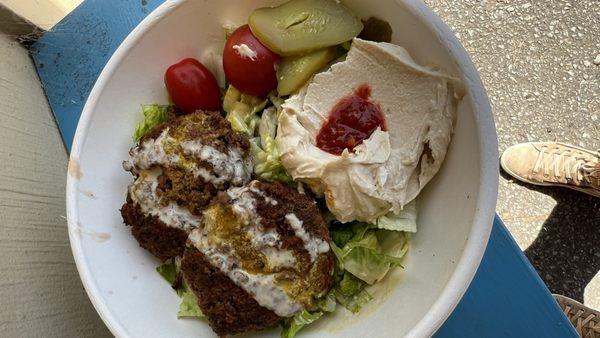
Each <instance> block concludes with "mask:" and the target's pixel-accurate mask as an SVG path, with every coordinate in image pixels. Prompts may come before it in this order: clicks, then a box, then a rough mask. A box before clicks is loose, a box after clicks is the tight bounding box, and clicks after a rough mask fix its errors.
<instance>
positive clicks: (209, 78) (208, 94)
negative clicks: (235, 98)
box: [165, 58, 221, 113]
mask: <svg viewBox="0 0 600 338" xmlns="http://www.w3.org/2000/svg"><path fill="white" fill-rule="evenodd" d="M165 85H166V86H167V91H168V92H169V95H170V96H171V100H173V103H175V105H176V106H177V107H178V108H179V109H181V111H183V112H184V113H193V112H195V111H196V110H199V109H201V110H209V111H215V110H219V109H220V108H221V92H220V90H219V85H218V84H217V80H216V79H215V76H214V75H213V74H212V73H211V72H210V70H208V69H207V68H206V67H205V66H204V65H203V64H202V63H200V61H198V60H196V59H192V58H189V59H184V60H181V61H179V62H178V63H176V64H174V65H172V66H171V67H169V68H168V69H167V71H166V72H165Z"/></svg>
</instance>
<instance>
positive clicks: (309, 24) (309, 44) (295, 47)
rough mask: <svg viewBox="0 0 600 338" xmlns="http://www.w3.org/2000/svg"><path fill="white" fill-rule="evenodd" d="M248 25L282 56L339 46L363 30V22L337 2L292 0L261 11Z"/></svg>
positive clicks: (253, 15) (254, 14)
mask: <svg viewBox="0 0 600 338" xmlns="http://www.w3.org/2000/svg"><path fill="white" fill-rule="evenodd" d="M248 24H249V25H250V29H251V30H252V33H253V34H254V35H255V36H256V37H257V38H258V39H259V40H260V42H262V43H263V44H264V45H265V46H267V47H268V48H269V49H271V50H272V51H274V52H275V53H278V54H280V55H283V56H288V55H295V54H303V53H306V52H309V51H313V50H316V49H321V48H325V47H330V46H334V45H337V44H340V43H342V42H344V41H348V40H351V39H352V38H353V37H355V36H357V35H358V34H359V33H360V32H361V30H362V29H363V24H362V22H361V21H360V20H359V19H358V18H357V17H356V16H354V14H352V12H350V10H348V9H347V8H346V7H344V6H343V5H341V4H339V3H337V2H336V1H335V0H292V1H289V2H286V3H284V4H283V5H281V6H278V7H273V8H259V9H257V10H255V11H254V12H252V14H251V15H250V18H249V19H248Z"/></svg>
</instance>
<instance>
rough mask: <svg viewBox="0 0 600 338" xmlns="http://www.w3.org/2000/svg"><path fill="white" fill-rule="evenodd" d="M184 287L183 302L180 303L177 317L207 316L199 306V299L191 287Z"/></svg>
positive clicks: (199, 317)
mask: <svg viewBox="0 0 600 338" xmlns="http://www.w3.org/2000/svg"><path fill="white" fill-rule="evenodd" d="M184 289H185V291H184V292H183V295H180V297H181V304H179V311H178V312H177V318H197V319H204V318H206V316H205V315H204V314H203V313H202V311H201V310H200V307H199V306H198V299H197V298H196V295H194V293H193V292H192V291H190V290H189V288H187V287H184Z"/></svg>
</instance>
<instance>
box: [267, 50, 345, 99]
mask: <svg viewBox="0 0 600 338" xmlns="http://www.w3.org/2000/svg"><path fill="white" fill-rule="evenodd" d="M335 56H336V48H335V47H330V48H324V49H319V50H316V51H314V52H310V53H308V54H305V55H296V56H288V57H285V58H283V59H282V60H281V62H280V63H279V67H278V68H277V81H278V85H277V92H278V93H279V95H281V96H283V95H290V94H293V93H294V92H296V91H297V90H298V89H300V87H302V85H303V84H304V83H306V81H308V80H309V79H310V77H311V76H313V74H314V73H316V72H317V71H319V70H320V69H321V68H323V66H325V65H326V64H327V63H328V62H329V61H331V60H333V58H334V57H335Z"/></svg>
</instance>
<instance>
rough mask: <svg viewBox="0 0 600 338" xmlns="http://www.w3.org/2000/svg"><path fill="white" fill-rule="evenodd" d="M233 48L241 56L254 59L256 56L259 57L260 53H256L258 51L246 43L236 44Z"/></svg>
mask: <svg viewBox="0 0 600 338" xmlns="http://www.w3.org/2000/svg"><path fill="white" fill-rule="evenodd" d="M233 49H234V50H235V52H236V53H237V54H238V55H239V56H241V57H243V58H246V59H250V60H252V61H254V60H256V58H257V57H258V54H257V53H256V51H255V50H253V49H252V48H250V47H248V45H247V44H245V43H242V44H239V45H234V46H233Z"/></svg>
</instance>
